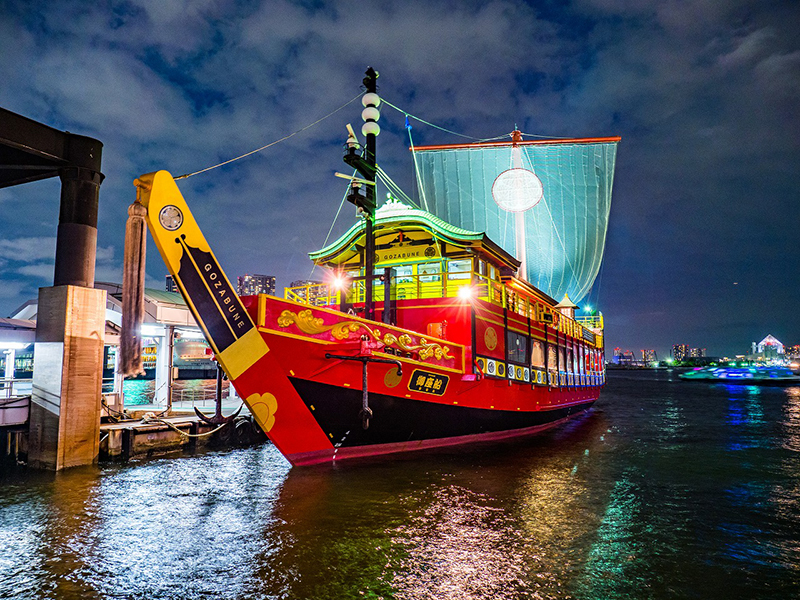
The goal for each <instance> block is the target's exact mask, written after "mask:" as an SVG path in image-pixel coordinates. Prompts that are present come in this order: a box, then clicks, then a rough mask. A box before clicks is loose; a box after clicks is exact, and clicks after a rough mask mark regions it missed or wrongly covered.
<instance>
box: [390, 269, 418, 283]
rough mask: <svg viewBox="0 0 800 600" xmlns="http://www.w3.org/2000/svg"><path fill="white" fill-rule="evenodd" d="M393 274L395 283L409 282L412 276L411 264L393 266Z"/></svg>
mask: <svg viewBox="0 0 800 600" xmlns="http://www.w3.org/2000/svg"><path fill="white" fill-rule="evenodd" d="M394 276H395V281H396V282H397V283H411V282H412V281H413V278H414V273H413V267H412V266H411V265H398V266H396V267H394Z"/></svg>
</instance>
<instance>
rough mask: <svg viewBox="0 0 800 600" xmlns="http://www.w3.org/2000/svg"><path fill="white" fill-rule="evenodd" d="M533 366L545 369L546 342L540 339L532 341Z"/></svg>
mask: <svg viewBox="0 0 800 600" xmlns="http://www.w3.org/2000/svg"><path fill="white" fill-rule="evenodd" d="M531 366H532V367H536V368H537V369H544V344H543V343H542V342H540V341H539V340H533V341H532V342H531Z"/></svg>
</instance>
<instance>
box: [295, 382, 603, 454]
mask: <svg viewBox="0 0 800 600" xmlns="http://www.w3.org/2000/svg"><path fill="white" fill-rule="evenodd" d="M290 381H291V382H292V385H293V386H294V388H295V390H296V391H297V393H298V396H299V397H300V398H302V399H303V401H304V402H305V404H306V406H307V407H308V410H309V411H310V412H311V413H312V414H313V415H314V418H315V419H316V421H317V423H318V424H319V425H320V427H321V428H322V430H323V431H325V432H326V433H327V434H328V436H329V438H330V439H331V442H332V444H333V448H332V449H329V450H323V451H317V452H307V453H297V454H294V455H289V456H287V459H289V461H290V462H291V463H292V464H295V465H309V464H316V463H321V462H329V461H331V460H337V459H338V460H342V459H344V458H354V457H365V456H377V455H381V454H390V453H395V452H410V451H418V450H424V449H427V448H437V447H443V446H455V445H462V444H473V443H477V442H489V441H498V440H504V439H511V438H518V437H524V436H529V435H534V434H536V433H539V432H541V431H543V430H545V429H548V428H550V427H553V426H555V425H558V424H560V423H563V422H565V421H567V420H569V419H571V418H573V417H575V416H577V415H579V414H582V413H584V412H586V411H587V410H589V408H591V406H592V405H593V404H594V402H595V400H593V399H591V400H579V401H576V402H574V403H572V404H569V405H566V406H564V405H562V406H559V407H558V408H554V409H552V410H538V411H524V412H522V411H509V410H493V409H489V408H477V407H470V406H458V405H452V404H443V403H438V402H428V401H424V400H413V399H410V398H404V397H399V396H393V395H388V394H375V393H370V394H369V406H370V409H371V410H372V411H373V418H372V419H370V421H369V427H368V428H366V429H365V428H364V427H363V426H362V424H361V422H360V419H359V411H360V410H361V402H362V396H361V390H354V389H352V388H341V387H336V386H332V385H326V384H322V383H319V382H316V381H308V380H302V379H297V378H290ZM478 393H480V392H478ZM485 399H486V400H487V401H491V398H490V397H485Z"/></svg>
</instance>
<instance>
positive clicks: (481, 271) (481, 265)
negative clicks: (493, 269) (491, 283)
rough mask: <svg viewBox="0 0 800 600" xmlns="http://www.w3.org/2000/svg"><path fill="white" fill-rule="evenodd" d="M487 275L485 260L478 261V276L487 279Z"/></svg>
mask: <svg viewBox="0 0 800 600" xmlns="http://www.w3.org/2000/svg"><path fill="white" fill-rule="evenodd" d="M486 273H487V268H486V261H485V260H479V261H478V275H483V276H484V277H485V276H486Z"/></svg>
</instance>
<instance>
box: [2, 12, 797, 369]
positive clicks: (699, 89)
mask: <svg viewBox="0 0 800 600" xmlns="http://www.w3.org/2000/svg"><path fill="white" fill-rule="evenodd" d="M0 15H2V19H0V33H2V35H0V48H2V52H3V56H4V58H6V60H4V61H3V64H2V65H0V72H2V75H3V80H4V85H3V86H2V88H0V106H2V107H4V108H6V109H8V110H11V111H14V112H17V113H19V114H22V115H24V116H26V117H28V118H31V119H34V120H37V121H40V122H43V123H46V124H47V125H50V126H52V127H55V128H57V129H60V130H69V131H71V132H73V133H78V134H81V135H87V136H91V137H95V138H97V139H99V140H101V141H102V142H103V144H104V149H103V163H102V170H103V174H104V175H105V180H104V182H103V184H102V185H101V188H100V209H99V223H98V225H99V226H98V252H97V257H98V260H97V271H96V278H97V280H99V281H120V280H121V263H122V237H123V232H124V228H125V218H126V216H127V212H126V211H127V206H128V205H129V204H130V203H131V202H132V201H133V199H134V197H135V194H134V189H133V186H132V184H131V182H132V181H133V179H134V178H135V177H137V176H138V175H140V174H141V173H144V172H149V171H153V170H156V169H160V168H165V169H167V170H170V171H171V172H172V173H173V174H174V175H180V174H185V173H193V172H195V171H198V170H200V169H203V168H205V167H209V166H213V165H217V164H219V163H221V162H223V161H225V160H227V159H229V158H233V157H236V156H239V155H241V154H244V153H246V152H248V151H250V150H252V149H255V148H259V147H261V146H264V145H265V144H269V143H271V142H274V141H276V140H279V139H281V138H284V137H285V136H287V135H289V134H291V133H293V132H297V131H300V130H301V129H303V128H305V127H306V126H308V125H310V124H311V123H314V122H315V121H317V120H318V119H321V118H323V117H325V116H326V115H329V114H330V113H331V112H333V111H335V110H336V109H339V108H340V107H342V106H343V105H345V104H346V103H348V102H349V101H351V100H356V95H357V94H358V92H359V84H360V82H361V78H362V77H363V72H364V69H365V68H366V67H367V66H368V65H372V66H373V67H375V68H376V69H377V70H378V71H379V72H380V78H379V80H378V85H379V88H380V89H379V94H380V95H381V96H382V97H383V98H385V99H386V100H387V101H388V102H390V103H391V104H393V105H394V106H396V107H398V108H400V109H401V110H400V111H397V110H394V109H393V108H391V107H390V106H389V105H388V104H387V105H385V106H383V107H382V108H381V110H382V113H381V119H380V126H381V130H382V132H381V135H380V136H379V138H378V155H379V162H380V163H381V166H382V168H383V169H384V170H385V171H386V172H387V173H389V175H390V176H392V178H393V179H394V180H395V181H396V182H397V183H398V184H399V185H401V187H402V188H403V189H405V190H406V192H407V193H409V195H411V196H412V198H414V197H415V192H414V189H415V184H414V177H413V174H412V172H411V163H412V159H411V156H410V155H409V152H408V147H409V145H410V140H409V137H408V131H407V129H406V127H405V124H406V115H405V114H404V112H403V111H407V112H408V113H410V114H409V117H408V123H409V124H410V125H411V126H412V127H413V129H412V130H411V131H412V135H413V143H414V144H416V145H422V144H439V143H454V142H461V141H469V137H471V138H480V139H486V138H494V137H497V136H502V135H505V134H508V133H509V132H510V131H511V130H512V129H513V128H514V127H515V125H516V126H518V127H519V128H520V129H521V130H522V131H523V132H525V133H527V134H533V135H540V136H563V137H602V136H616V135H619V136H621V137H622V141H621V143H620V145H619V152H618V157H617V167H616V177H615V181H614V191H613V199H612V203H611V215H610V226H609V230H608V234H607V238H606V240H605V258H604V262H603V267H602V268H601V271H600V275H599V276H598V278H597V281H596V282H595V284H594V287H593V288H592V290H591V292H590V293H589V295H588V297H587V298H585V299H584V300H582V301H580V302H578V304H580V305H582V306H587V305H591V306H592V307H596V308H599V309H600V310H601V311H602V312H603V313H604V315H605V323H606V342H607V349H611V348H614V347H616V346H620V347H624V348H628V347H629V348H636V349H639V348H641V347H647V348H652V349H655V350H656V351H657V353H658V355H659V356H665V353H668V350H669V348H671V346H672V344H674V343H675V341H676V340H685V341H687V342H689V343H693V344H702V346H704V347H706V348H707V349H708V353H709V354H710V355H723V354H731V353H734V352H736V351H737V350H738V349H739V348H741V346H742V345H743V344H745V345H748V344H750V343H751V342H752V341H755V340H759V339H761V338H762V337H763V335H765V334H766V333H767V332H770V333H772V334H773V335H775V336H776V337H777V338H778V339H781V340H791V341H796V340H799V339H800V322H798V320H797V319H796V318H795V315H794V310H793V306H794V296H793V294H794V290H796V289H798V287H799V286H800V274H799V273H797V271H796V270H795V269H791V268H789V267H788V266H787V264H788V263H787V262H786V259H787V258H788V257H789V253H790V250H791V249H792V248H793V243H794V237H795V231H794V230H795V228H796V223H797V222H798V217H800V207H798V205H797V203H796V202H795V201H794V196H795V194H796V190H795V187H794V179H795V174H796V171H797V168H796V166H797V164H800V143H799V142H798V140H800V115H798V113H797V111H796V110H795V104H796V98H797V96H798V92H800V90H799V89H798V85H800V84H799V83H798V82H800V61H798V59H797V57H798V56H800V43H798V41H797V39H796V35H795V34H794V23H797V22H798V21H800V6H798V5H797V3H791V2H776V3H769V4H764V3H758V2H754V1H741V2H731V3H720V4H718V5H717V4H711V3H707V2H703V1H700V0H696V1H688V2H685V3H681V4H680V5H673V4H670V3H662V2H655V1H644V2H640V3H635V4H625V3H618V4H613V3H612V4H609V3H607V2H600V1H599V0H597V1H595V0H586V1H580V2H577V1H576V2H571V3H565V4H560V5H554V4H548V5H539V4H537V3H532V2H530V3H529V2H523V1H515V0H508V1H506V2H488V3H482V4H473V3H464V4H453V3H446V2H439V1H433V2H426V3H422V2H411V3H409V6H408V7H407V8H406V9H404V10H398V9H396V8H392V6H384V5H382V4H381V3H373V4H369V5H364V4H363V3H356V2H348V1H344V2H339V3H336V4H335V5H334V4H333V3H326V2H319V3H314V4H313V6H312V5H297V4H291V3H288V2H275V3H257V2H255V3H238V2H232V1H231V2H225V1H221V2H213V3H212V2H198V3H193V4H192V5H186V6H183V7H182V8H180V9H178V8H177V6H173V5H171V4H170V3H152V2H144V1H141V2H139V1H136V0H134V1H131V2H128V3H126V4H124V5H116V4H113V5H112V4H107V3H106V4H103V3H100V4H98V5H90V4H86V3H82V2H71V1H68V0H66V1H64V2H59V3H45V2H19V1H13V0H12V1H11V2H6V3H4V5H3V8H2V9H0ZM356 23H357V24H358V26H357V29H358V30H359V31H365V32H370V34H369V35H361V36H358V43H357V44H355V43H353V28H354V27H356V25H354V24H356ZM433 57H435V60H434V58H433ZM465 74H468V75H469V76H468V77H467V76H465ZM360 112H361V106H360V103H359V102H357V101H354V102H352V103H351V104H349V105H347V106H345V107H344V108H343V109H342V110H340V111H339V112H337V113H336V114H334V115H333V116H332V117H330V118H327V119H324V120H322V121H321V122H320V123H319V124H318V125H315V126H314V127H311V128H309V129H307V130H305V131H302V132H301V133H298V134H297V135H296V136H294V137H292V138H290V139H288V140H286V141H285V142H283V143H281V144H278V145H276V146H273V147H270V148H268V149H266V150H265V151H264V152H262V153H259V154H256V155H254V156H252V157H249V158H247V159H245V160H242V161H239V162H236V163H232V164H230V165H227V166H225V167H222V168H219V169H216V170H213V171H209V172H206V173H202V174H198V175H195V176H192V177H190V178H188V179H184V180H181V181H180V182H179V185H180V188H181V190H182V192H183V193H184V195H185V196H186V198H187V200H188V201H189V204H190V206H191V207H192V210H193V212H194V213H195V216H196V217H197V220H198V222H199V223H200V225H201V227H202V228H203V230H204V233H205V235H206V238H207V239H208V241H209V243H210V244H211V247H212V248H213V250H214V252H215V254H216V255H217V257H218V258H219V260H220V262H221V264H222V265H223V267H224V269H225V270H226V272H227V273H228V275H229V277H231V278H234V277H235V276H236V275H237V274H239V273H244V272H247V270H248V265H250V264H253V260H254V259H256V260H257V261H258V263H257V264H263V265H266V266H265V270H267V272H270V273H273V274H274V275H275V276H276V277H277V278H278V279H279V280H280V281H295V280H304V279H319V278H321V273H320V272H319V271H318V270H317V271H313V268H312V265H311V263H310V261H309V260H308V257H307V253H308V252H309V251H313V250H317V249H319V248H322V247H323V246H324V245H325V244H326V243H328V242H330V241H331V240H332V239H336V237H338V236H339V235H341V234H342V233H343V232H344V231H345V230H346V229H347V228H348V227H349V226H350V225H351V224H352V223H353V222H354V215H353V211H352V210H350V207H349V206H348V207H346V208H345V209H343V210H342V211H341V215H340V216H339V218H338V220H337V221H336V224H335V225H334V226H333V228H332V229H331V222H332V221H333V220H334V217H335V215H336V214H337V210H338V207H339V203H340V200H341V198H342V196H343V193H344V187H343V186H344V183H343V182H342V181H341V180H339V179H336V178H335V177H333V172H334V171H337V170H339V171H340V170H342V169H343V166H342V163H341V146H342V144H343V142H344V140H345V137H346V132H345V129H344V125H345V124H346V123H353V124H354V125H357V124H358V123H360ZM416 117H419V119H418V118H416ZM420 119H424V120H425V121H427V122H429V123H433V124H435V125H437V126H438V127H441V128H442V129H436V128H434V127H430V126H428V125H426V124H425V123H424V122H423V121H422V120H420ZM356 128H357V129H358V127H356ZM445 130H446V131H445ZM449 132H455V133H457V134H459V135H454V134H452V133H449ZM460 136H468V137H467V138H464V137H460ZM379 192H384V191H382V190H379ZM384 195H385V192H384ZM379 196H380V194H379ZM380 197H382V196H380ZM58 200H59V182H58V180H57V179H52V180H47V181H41V182H36V183H31V184H26V185H23V186H18V187H15V188H9V189H3V190H0V206H2V208H3V210H4V211H5V214H6V215H10V218H7V219H4V220H3V223H2V224H1V225H0V280H2V283H3V285H2V286H0V316H7V315H9V314H10V313H11V312H12V311H13V310H14V309H16V308H17V307H18V306H20V305H21V304H22V303H23V302H25V301H26V300H28V299H30V298H35V297H36V294H37V288H39V287H42V286H49V285H51V284H52V276H53V256H54V249H55V232H56V225H57V220H58ZM149 245H150V248H149V251H148V260H147V285H148V286H150V287H158V288H161V287H163V281H164V275H165V273H166V269H165V268H164V266H163V264H162V263H161V261H160V259H159V257H158V255H157V252H155V251H154V246H153V245H152V242H150V244H149ZM642 341H645V342H644V344H643V343H642ZM745 349H746V346H745ZM742 350H744V349H742Z"/></svg>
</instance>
